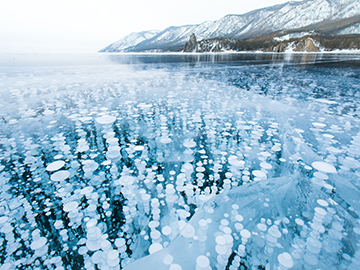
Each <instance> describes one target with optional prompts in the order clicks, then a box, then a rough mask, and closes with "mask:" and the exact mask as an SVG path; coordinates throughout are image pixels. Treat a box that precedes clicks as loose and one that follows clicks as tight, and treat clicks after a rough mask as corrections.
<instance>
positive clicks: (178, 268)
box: [169, 263, 182, 270]
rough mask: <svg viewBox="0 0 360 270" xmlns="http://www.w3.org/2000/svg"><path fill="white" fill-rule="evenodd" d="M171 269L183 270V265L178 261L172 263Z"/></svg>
mask: <svg viewBox="0 0 360 270" xmlns="http://www.w3.org/2000/svg"><path fill="white" fill-rule="evenodd" d="M169 270H182V267H181V266H180V265H178V264H176V263H173V264H171V265H170V267H169Z"/></svg>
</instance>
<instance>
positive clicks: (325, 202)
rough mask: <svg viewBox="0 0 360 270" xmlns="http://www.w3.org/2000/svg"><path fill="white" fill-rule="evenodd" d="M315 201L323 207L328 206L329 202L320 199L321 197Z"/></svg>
mask: <svg viewBox="0 0 360 270" xmlns="http://www.w3.org/2000/svg"><path fill="white" fill-rule="evenodd" d="M316 202H317V203H318V204H320V205H321V206H323V207H328V206H329V203H328V202H327V201H325V200H322V199H318V200H317V201H316Z"/></svg>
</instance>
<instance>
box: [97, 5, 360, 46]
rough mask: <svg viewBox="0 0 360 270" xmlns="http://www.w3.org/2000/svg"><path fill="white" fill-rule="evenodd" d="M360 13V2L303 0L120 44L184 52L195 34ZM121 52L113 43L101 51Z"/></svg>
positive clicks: (238, 33)
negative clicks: (137, 41) (191, 36)
mask: <svg viewBox="0 0 360 270" xmlns="http://www.w3.org/2000/svg"><path fill="white" fill-rule="evenodd" d="M358 14H360V0H304V1H301V2H287V3H285V4H280V5H275V6H271V7H267V8H262V9H257V10H254V11H251V12H248V13H245V14H241V15H226V16H225V17H223V18H221V19H219V20H217V21H206V22H203V23H201V24H196V25H183V26H171V27H169V28H166V29H165V30H163V31H161V32H158V33H157V34H155V35H153V36H152V37H151V38H148V39H144V40H142V41H141V42H139V43H135V42H133V43H131V44H130V43H128V44H126V43H125V41H126V40H127V39H128V37H125V38H123V39H121V40H119V41H117V42H118V43H119V44H121V46H122V47H121V49H120V50H123V51H151V50H156V51H166V50H176V49H178V50H181V48H182V47H183V46H184V44H185V42H186V41H187V40H188V39H189V37H190V35H191V34H192V33H194V34H195V35H196V37H197V39H198V40H202V39H210V38H216V37H232V38H234V37H235V38H249V37H255V36H259V35H262V34H268V33H271V32H275V31H279V30H290V29H297V28H303V27H306V26H310V25H312V24H317V23H319V22H323V21H327V20H336V19H342V18H349V17H352V16H355V15H358ZM353 28H354V29H355V30H354V29H353ZM353 28H351V32H352V33H354V32H355V33H360V29H359V28H357V27H353ZM349 30H350V29H349ZM346 32H348V31H346ZM142 33H144V32H142ZM135 35H136V33H135ZM120 50H119V49H118V47H117V46H116V44H115V43H113V44H111V45H109V46H108V47H107V48H105V49H103V50H102V51H105V52H116V51H120Z"/></svg>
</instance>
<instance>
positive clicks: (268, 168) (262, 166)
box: [260, 162, 272, 170]
mask: <svg viewBox="0 0 360 270" xmlns="http://www.w3.org/2000/svg"><path fill="white" fill-rule="evenodd" d="M260 167H261V168H263V169H265V170H270V169H271V168H272V165H271V164H269V163H267V162H261V163H260Z"/></svg>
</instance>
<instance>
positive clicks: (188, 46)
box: [184, 34, 198, 52]
mask: <svg viewBox="0 0 360 270" xmlns="http://www.w3.org/2000/svg"><path fill="white" fill-rule="evenodd" d="M197 44H198V43H197V41H196V36H195V34H192V35H191V36H190V39H189V41H188V42H186V43H185V45H184V52H194V51H195V50H196V46H197Z"/></svg>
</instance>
